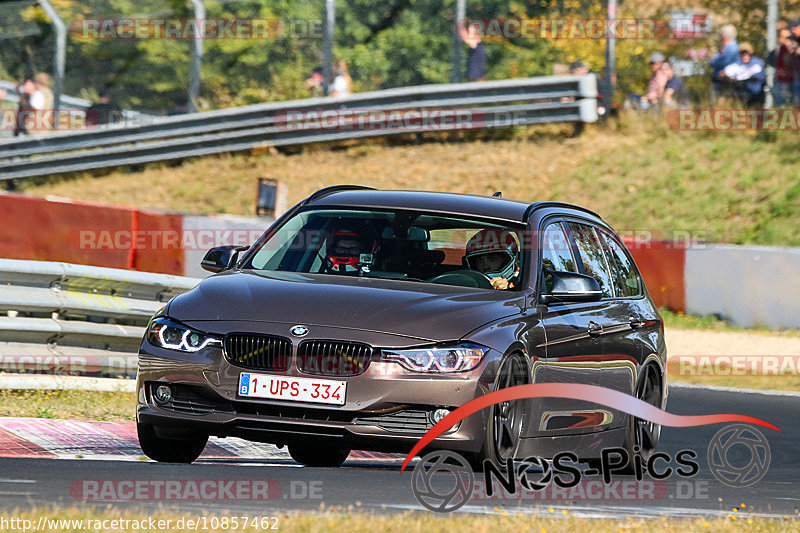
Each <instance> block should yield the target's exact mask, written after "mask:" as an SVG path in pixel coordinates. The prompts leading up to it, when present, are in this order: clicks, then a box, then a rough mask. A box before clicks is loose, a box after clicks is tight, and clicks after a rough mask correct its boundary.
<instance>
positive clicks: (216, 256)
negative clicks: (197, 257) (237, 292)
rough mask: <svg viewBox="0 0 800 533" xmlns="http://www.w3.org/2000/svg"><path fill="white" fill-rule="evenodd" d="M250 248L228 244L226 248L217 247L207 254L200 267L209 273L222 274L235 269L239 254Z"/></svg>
mask: <svg viewBox="0 0 800 533" xmlns="http://www.w3.org/2000/svg"><path fill="white" fill-rule="evenodd" d="M248 248H250V247H249V246H237V245H235V244H226V245H225V246H215V247H214V248H212V249H210V250H209V251H208V252H206V256H205V257H204V258H203V260H202V261H201V262H200V266H201V267H202V268H203V269H204V270H208V271H209V272H222V271H223V270H228V269H231V268H233V266H234V265H235V264H236V261H237V260H238V259H239V252H243V251H245V250H247V249H248Z"/></svg>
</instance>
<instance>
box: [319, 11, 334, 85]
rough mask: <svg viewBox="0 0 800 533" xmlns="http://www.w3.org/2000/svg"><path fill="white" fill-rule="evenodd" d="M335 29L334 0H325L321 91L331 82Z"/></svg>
mask: <svg viewBox="0 0 800 533" xmlns="http://www.w3.org/2000/svg"><path fill="white" fill-rule="evenodd" d="M335 31H336V1H335V0H325V31H324V33H323V37H322V92H323V93H325V94H326V95H327V94H328V88H329V87H330V84H331V82H333V36H334V32H335Z"/></svg>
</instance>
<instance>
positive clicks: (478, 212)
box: [304, 185, 600, 222]
mask: <svg viewBox="0 0 800 533" xmlns="http://www.w3.org/2000/svg"><path fill="white" fill-rule="evenodd" d="M304 205H314V206H338V207H344V206H346V207H376V208H390V209H414V210H421V211H437V212H441V213H452V214H458V215H473V216H479V217H487V218H498V219H502V220H508V221H513V222H527V220H528V216H529V215H530V213H531V212H533V211H534V210H536V209H539V208H545V207H551V208H561V209H575V210H579V211H582V212H585V213H588V214H591V215H593V216H595V217H597V218H600V216H599V215H597V214H596V213H594V212H592V211H589V210H588V209H585V208H583V207H579V206H576V205H571V204H565V203H561V202H523V201H521V200H512V199H509V198H501V197H494V196H480V195H476V194H459V193H450V192H433V191H387V190H377V189H370V188H367V187H359V186H353V185H346V186H335V187H328V188H326V189H321V190H319V191H317V192H316V193H314V194H312V195H311V196H309V197H308V198H307V199H306V200H305V202H304Z"/></svg>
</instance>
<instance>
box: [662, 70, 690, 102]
mask: <svg viewBox="0 0 800 533" xmlns="http://www.w3.org/2000/svg"><path fill="white" fill-rule="evenodd" d="M661 70H662V72H663V73H664V75H665V76H666V78H667V83H666V84H665V85H664V99H663V101H664V106H665V107H681V108H685V107H688V106H689V91H688V89H686V85H685V84H684V83H683V80H682V79H681V78H680V76H676V75H675V69H674V68H673V66H672V64H671V63H667V62H664V64H663V65H661Z"/></svg>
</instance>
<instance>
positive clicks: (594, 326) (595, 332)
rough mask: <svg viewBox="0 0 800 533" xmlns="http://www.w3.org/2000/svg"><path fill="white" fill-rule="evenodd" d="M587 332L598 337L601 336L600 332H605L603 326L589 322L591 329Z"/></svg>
mask: <svg viewBox="0 0 800 533" xmlns="http://www.w3.org/2000/svg"><path fill="white" fill-rule="evenodd" d="M587 331H588V333H589V335H590V336H592V337H597V336H598V335H600V332H602V331H603V326H601V325H600V324H598V323H597V322H589V329H588V330H587Z"/></svg>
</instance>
